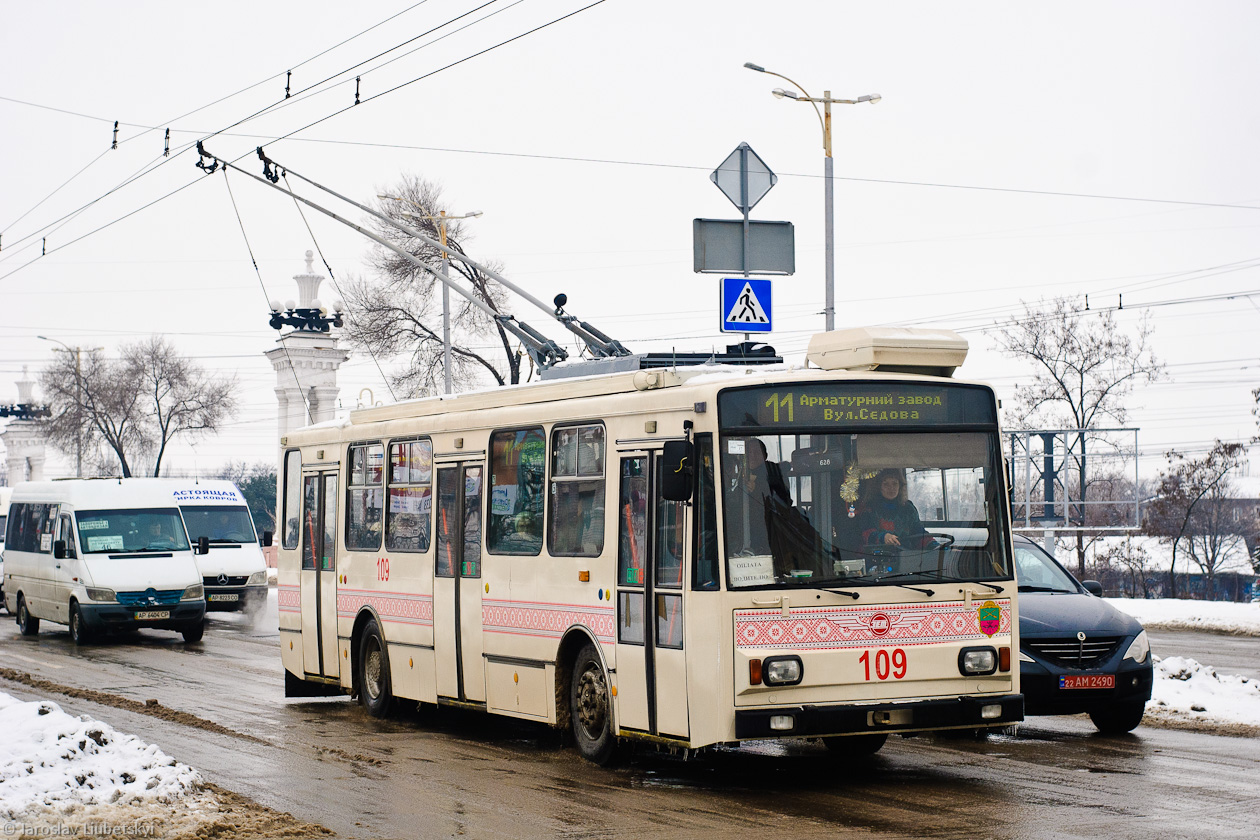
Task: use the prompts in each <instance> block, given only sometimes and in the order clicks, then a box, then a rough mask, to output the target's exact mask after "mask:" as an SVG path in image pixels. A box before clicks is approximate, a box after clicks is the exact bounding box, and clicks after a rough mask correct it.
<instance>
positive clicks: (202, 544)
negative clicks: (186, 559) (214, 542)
mask: <svg viewBox="0 0 1260 840" xmlns="http://www.w3.org/2000/svg"><path fill="white" fill-rule="evenodd" d="M196 553H197V554H209V553H210V538H209V537H197V550H196Z"/></svg>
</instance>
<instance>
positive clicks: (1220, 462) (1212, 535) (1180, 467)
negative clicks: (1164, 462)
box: [1145, 440, 1246, 598]
mask: <svg viewBox="0 0 1260 840" xmlns="http://www.w3.org/2000/svg"><path fill="white" fill-rule="evenodd" d="M1245 455H1246V448H1245V447H1244V446H1243V445H1242V444H1241V443H1223V442H1221V441H1219V440H1218V441H1217V442H1216V445H1215V446H1213V447H1212V450H1211V451H1210V452H1208V454H1207V455H1205V456H1203V457H1202V458H1188V457H1186V456H1185V455H1182V454H1181V453H1179V452H1175V451H1173V452H1169V453H1168V456H1167V457H1168V464H1169V467H1168V469H1167V470H1165V471H1164V472H1162V473H1161V474H1160V483H1159V491H1158V493H1157V495H1156V499H1155V501H1154V502H1153V503H1152V504H1151V505H1150V506H1149V507H1148V508H1147V517H1146V523H1145V530H1146V532H1147V533H1148V534H1151V535H1152V536H1156V537H1159V538H1160V539H1161V540H1163V541H1164V542H1166V543H1169V544H1170V545H1171V546H1172V562H1171V563H1170V564H1169V567H1168V590H1169V595H1170V596H1171V597H1173V598H1176V597H1177V549H1178V547H1179V546H1183V545H1184V546H1185V547H1186V549H1187V551H1188V552H1189V554H1190V557H1191V559H1192V560H1194V562H1195V564H1196V565H1198V566H1199V568H1200V569H1201V570H1202V571H1203V573H1204V575H1205V576H1206V577H1207V578H1208V583H1209V591H1211V590H1210V584H1211V580H1212V578H1214V577H1215V574H1216V572H1217V570H1218V569H1219V566H1220V563H1221V561H1223V560H1224V559H1226V557H1227V553H1226V550H1225V542H1226V540H1225V539H1224V537H1226V536H1227V534H1226V533H1222V530H1223V528H1224V526H1225V523H1226V521H1227V520H1228V519H1229V518H1230V517H1228V516H1226V515H1225V513H1224V512H1225V510H1226V509H1227V508H1228V507H1230V505H1227V504H1224V503H1223V500H1224V499H1226V498H1228V495H1229V492H1228V490H1229V474H1230V473H1231V472H1232V471H1233V470H1235V469H1236V468H1237V467H1238V466H1239V465H1240V464H1241V463H1242V461H1243V459H1244V457H1245Z"/></svg>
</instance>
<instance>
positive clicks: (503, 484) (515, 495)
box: [487, 426, 547, 555]
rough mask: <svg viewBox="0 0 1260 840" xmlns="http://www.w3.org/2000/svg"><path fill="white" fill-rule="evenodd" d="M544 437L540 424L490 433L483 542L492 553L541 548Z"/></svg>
mask: <svg viewBox="0 0 1260 840" xmlns="http://www.w3.org/2000/svg"><path fill="white" fill-rule="evenodd" d="M546 440H547V439H546V437H545V436H544V435H543V430H542V427H541V426H538V427H535V428H530V429H518V430H515V431H505V432H495V433H494V434H493V435H491V436H490V521H489V527H488V528H487V543H488V544H489V547H490V552H491V553H492V554H533V555H536V554H538V553H539V552H540V551H542V541H543V481H544V475H543V473H544V471H545V469H546V461H545V460H544V458H545V453H544V450H545V449H546Z"/></svg>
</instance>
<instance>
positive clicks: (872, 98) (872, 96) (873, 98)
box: [858, 93, 884, 105]
mask: <svg viewBox="0 0 1260 840" xmlns="http://www.w3.org/2000/svg"><path fill="white" fill-rule="evenodd" d="M883 98H884V97H882V96H880V95H879V94H878V93H868V94H867V95H866V96H859V97H858V102H869V103H871V104H872V105H874V104H875V103H876V102H878V101H879V100H881V99H883Z"/></svg>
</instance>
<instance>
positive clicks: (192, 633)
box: [179, 620, 206, 644]
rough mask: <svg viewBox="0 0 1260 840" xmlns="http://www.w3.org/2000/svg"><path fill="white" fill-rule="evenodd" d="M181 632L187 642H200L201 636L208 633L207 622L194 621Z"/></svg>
mask: <svg viewBox="0 0 1260 840" xmlns="http://www.w3.org/2000/svg"><path fill="white" fill-rule="evenodd" d="M179 632H180V634H181V635H182V636H183V637H184V642H185V643H187V644H192V643H193V642H200V641H201V637H202V636H204V635H206V622H205V621H204V620H203V621H197V622H194V623H192V624H189V625H188V626H187V627H185V628H184V629H183V630H181V631H179Z"/></svg>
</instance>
